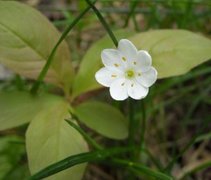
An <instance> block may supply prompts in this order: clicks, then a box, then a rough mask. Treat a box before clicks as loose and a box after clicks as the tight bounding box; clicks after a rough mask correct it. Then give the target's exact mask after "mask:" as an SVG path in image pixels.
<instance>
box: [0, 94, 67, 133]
mask: <svg viewBox="0 0 211 180" xmlns="http://www.w3.org/2000/svg"><path fill="white" fill-rule="evenodd" d="M63 101H64V100H63V98H61V97H58V96H54V95H50V94H41V95H38V96H32V95H31V94H29V93H28V92H20V91H12V92H0V124H1V125H0V130H5V129H9V128H13V127H16V126H19V125H22V124H25V123H27V122H29V121H31V120H32V119H33V118H34V117H35V116H36V115H37V114H38V113H40V112H41V111H45V109H46V108H47V107H51V106H55V104H57V103H59V102H63Z"/></svg>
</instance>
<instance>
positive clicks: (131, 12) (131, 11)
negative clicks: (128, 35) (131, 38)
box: [124, 0, 139, 27]
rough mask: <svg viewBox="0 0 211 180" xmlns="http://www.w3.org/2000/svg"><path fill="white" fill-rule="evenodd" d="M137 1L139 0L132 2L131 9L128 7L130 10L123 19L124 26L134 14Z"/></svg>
mask: <svg viewBox="0 0 211 180" xmlns="http://www.w3.org/2000/svg"><path fill="white" fill-rule="evenodd" d="M138 2H139V0H135V1H133V2H132V5H131V9H130V12H129V14H128V16H127V18H126V20H125V24H124V27H127V26H128V23H129V20H130V18H131V16H132V15H133V14H134V12H135V9H136V6H137V4H138Z"/></svg>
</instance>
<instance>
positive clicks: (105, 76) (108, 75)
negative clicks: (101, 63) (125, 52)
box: [95, 67, 121, 87]
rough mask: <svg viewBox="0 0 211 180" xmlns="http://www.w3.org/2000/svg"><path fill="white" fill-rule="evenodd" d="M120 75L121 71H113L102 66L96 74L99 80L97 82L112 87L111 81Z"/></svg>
mask: <svg viewBox="0 0 211 180" xmlns="http://www.w3.org/2000/svg"><path fill="white" fill-rule="evenodd" d="M120 77H121V74H119V72H117V71H116V72H115V71H111V70H110V69H108V68H106V67H104V68H101V69H100V70H99V71H97V72H96V74H95V79H96V80H97V82H98V83H100V84H102V85H103V86H106V87H110V85H111V83H112V82H114V81H115V80H116V79H117V78H120Z"/></svg>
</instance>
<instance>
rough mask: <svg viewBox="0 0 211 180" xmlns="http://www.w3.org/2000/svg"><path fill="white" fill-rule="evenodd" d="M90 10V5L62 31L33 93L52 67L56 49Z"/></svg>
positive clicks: (34, 86) (33, 87) (33, 88)
mask: <svg viewBox="0 0 211 180" xmlns="http://www.w3.org/2000/svg"><path fill="white" fill-rule="evenodd" d="M95 2H96V1H94V2H93V3H95ZM89 10H90V7H87V8H86V9H85V10H84V11H83V12H82V13H81V14H80V15H79V16H78V17H76V18H75V19H74V21H73V22H72V23H71V24H70V25H69V26H68V27H67V28H66V29H65V31H64V32H63V33H62V35H61V37H60V38H59V40H58V42H57V43H56V45H55V46H54V48H53V50H52V51H51V53H50V55H49V57H48V59H47V62H46V64H45V66H44V67H43V69H42V71H41V72H40V74H39V76H38V78H37V80H36V82H35V83H34V85H33V86H32V88H31V93H32V94H36V93H37V91H38V89H39V87H40V84H41V82H42V81H43V79H44V78H45V76H46V74H47V72H48V69H49V68H50V65H51V64H52V62H53V59H54V56H55V53H56V50H57V49H58V47H59V45H60V44H61V43H62V41H63V40H64V39H65V37H66V36H67V35H68V33H69V32H70V30H71V29H72V28H73V27H74V26H75V25H76V24H77V23H78V22H79V20H80V19H81V18H82V17H83V16H84V15H85V14H86V13H87V12H88V11H89Z"/></svg>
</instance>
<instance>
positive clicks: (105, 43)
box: [73, 30, 134, 97]
mask: <svg viewBox="0 0 211 180" xmlns="http://www.w3.org/2000/svg"><path fill="white" fill-rule="evenodd" d="M132 34H134V32H131V31H130V32H129V31H126V30H118V31H116V32H115V35H116V37H117V38H118V39H121V38H125V37H129V36H131V35H132ZM113 47H114V45H113V42H112V40H111V39H110V38H109V36H105V37H104V38H102V39H101V40H99V41H97V42H96V43H94V44H93V45H92V46H91V48H90V49H89V50H88V51H87V53H86V54H85V56H84V57H83V59H82V62H81V64H80V69H79V72H78V74H77V75H76V77H75V80H74V84H73V97H76V96H78V95H80V94H82V93H85V92H87V91H91V90H94V89H97V88H100V87H102V86H101V85H99V84H98V83H97V82H96V80H95V73H96V72H97V71H98V70H99V69H100V67H101V66H102V64H101V59H100V54H101V51H102V50H103V49H105V48H113Z"/></svg>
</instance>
